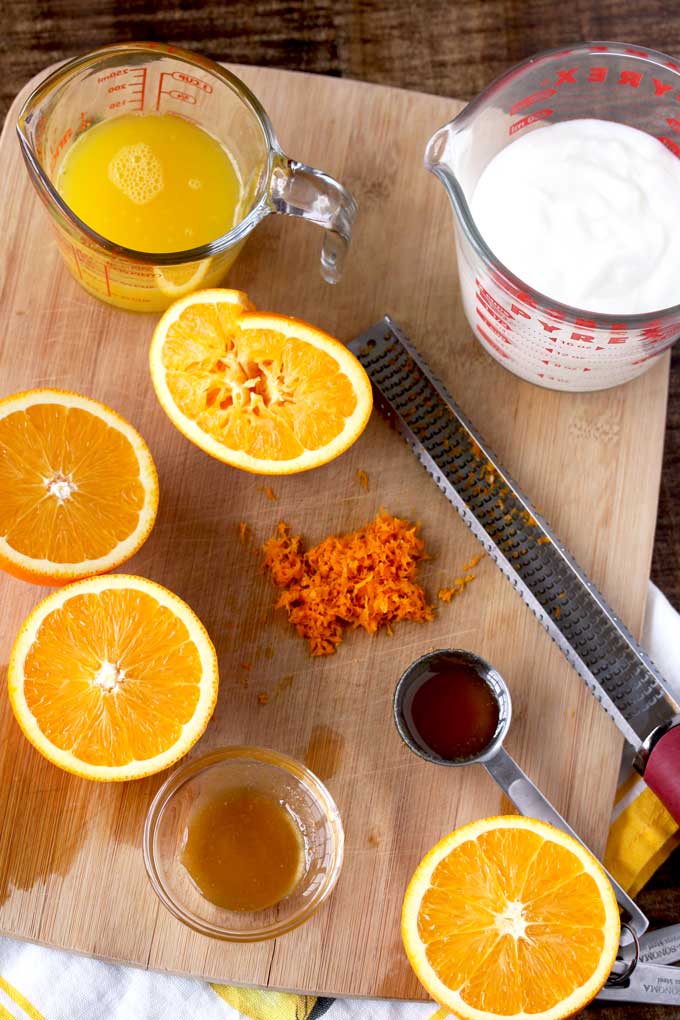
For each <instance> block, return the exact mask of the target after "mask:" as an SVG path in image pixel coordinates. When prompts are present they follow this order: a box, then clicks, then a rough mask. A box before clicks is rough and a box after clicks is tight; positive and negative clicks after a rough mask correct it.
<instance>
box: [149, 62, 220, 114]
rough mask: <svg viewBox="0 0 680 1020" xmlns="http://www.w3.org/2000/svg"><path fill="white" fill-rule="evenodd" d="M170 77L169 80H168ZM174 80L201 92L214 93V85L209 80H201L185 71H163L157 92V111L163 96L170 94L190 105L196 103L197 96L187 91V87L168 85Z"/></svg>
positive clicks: (170, 96) (169, 96)
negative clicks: (180, 87)
mask: <svg viewBox="0 0 680 1020" xmlns="http://www.w3.org/2000/svg"><path fill="white" fill-rule="evenodd" d="M166 79H169V81H166ZM173 81H175V82H180V83H181V84H182V85H184V86H189V87H190V88H192V89H197V90H198V91H200V92H203V93H205V94H206V95H210V94H211V93H212V85H210V84H209V83H208V82H207V81H201V79H200V78H195V77H194V76H193V75H191V74H185V73H184V72H183V71H161V76H160V78H159V80H158V92H157V94H156V112H158V111H159V110H160V106H161V96H168V98H169V99H175V100H176V101H177V102H179V103H188V104H189V105H190V106H195V105H196V100H197V97H196V96H195V95H194V94H193V93H192V92H189V91H187V88H186V87H185V88H183V89H179V88H172V87H168V86H169V85H170V84H171V83H172V82H173Z"/></svg>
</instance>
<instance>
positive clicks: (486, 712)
mask: <svg viewBox="0 0 680 1020" xmlns="http://www.w3.org/2000/svg"><path fill="white" fill-rule="evenodd" d="M408 714H409V715H410V717H411V722H412V724H413V730H415V733H414V736H416V737H419V743H421V744H422V745H423V746H424V747H425V749H429V750H430V751H434V753H435V754H437V755H439V757H440V758H445V759H447V760H448V761H456V760H458V759H461V758H472V757H474V756H475V755H476V754H480V753H481V752H482V751H483V750H484V748H485V747H487V746H488V744H489V743H490V741H491V739H492V738H493V735H494V733H495V732H496V727H497V725H498V703H497V701H496V699H495V698H494V696H493V694H492V693H491V691H490V690H489V688H488V687H487V685H486V683H485V682H484V681H483V680H482V678H481V677H480V676H478V675H477V673H476V672H475V670H474V669H473V668H472V666H468V665H467V664H466V663H464V662H459V661H457V660H456V659H454V658H449V657H447V656H442V657H441V658H437V659H434V660H433V661H432V662H431V663H430V665H429V668H428V671H427V674H426V676H425V679H424V681H423V682H422V683H421V686H420V687H419V688H418V689H417V690H416V692H415V694H414V696H413V699H412V701H411V704H410V706H409V712H408Z"/></svg>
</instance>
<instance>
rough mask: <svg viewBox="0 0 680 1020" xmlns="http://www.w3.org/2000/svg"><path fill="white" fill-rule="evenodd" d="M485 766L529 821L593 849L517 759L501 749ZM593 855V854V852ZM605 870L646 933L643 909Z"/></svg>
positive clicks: (636, 925) (632, 923)
mask: <svg viewBox="0 0 680 1020" xmlns="http://www.w3.org/2000/svg"><path fill="white" fill-rule="evenodd" d="M482 764H483V765H484V768H485V769H486V770H487V772H488V773H489V775H490V776H491V778H492V779H494V780H495V781H496V782H497V783H498V785H499V786H500V788H501V789H502V790H503V791H504V792H505V793H506V794H507V795H508V797H509V798H510V800H511V801H512V803H513V804H514V805H515V807H516V808H517V809H518V810H519V811H520V813H521V814H523V815H526V816H527V817H529V818H538V820H539V821H541V822H548V824H549V825H554V826H555V828H557V829H561V830H562V831H563V832H566V833H568V834H569V835H570V836H573V837H574V839H575V840H578V842H579V843H580V844H581V846H584V847H585V848H586V850H590V847H589V846H588V844H587V843H584V842H583V840H582V839H581V837H580V836H579V835H577V833H575V832H574V830H573V829H572V827H571V826H570V825H569V823H568V822H566V821H565V820H564V818H563V817H562V815H561V814H560V813H559V812H558V811H556V810H555V808H554V807H553V806H552V804H551V803H550V801H549V800H548V799H547V798H546V797H544V796H543V794H542V793H541V791H540V790H539V789H538V788H537V787H536V786H534V784H533V783H532V782H531V780H530V779H529V777H528V776H527V775H526V773H525V772H522V770H521V768H520V767H519V765H518V764H517V762H516V761H515V760H514V758H511V756H510V755H509V754H508V752H507V751H506V750H505V749H504V748H503V747H500V748H499V749H498V750H497V751H496V752H495V753H494V755H493V757H492V758H489V759H488V760H487V761H483V762H482ZM590 852H591V853H592V850H591V851H590ZM603 870H604V873H605V875H606V876H607V878H608V879H609V881H610V882H611V885H612V888H613V890H614V895H615V896H616V901H617V903H618V904H619V906H620V907H621V908H622V910H623V911H624V912H625V913H626V914H627V915H628V916H627V920H628V921H629V924H630V926H631V927H632V928H634V929H635V934H636V935H638V936H639V935H642V934H644V932H645V931H646V930H647V928H648V927H649V921H648V919H647V917H646V916H645V914H643V912H642V911H641V910H640V908H639V907H638V905H637V903H635V902H634V901H633V900H632V899H631V898H630V896H629V895H628V893H627V892H625V891H624V890H623V889H622V888H621V886H620V885H619V883H618V882H617V881H616V879H615V878H613V877H612V876H611V875H610V874H609V872H608V871H607V869H606V868H603Z"/></svg>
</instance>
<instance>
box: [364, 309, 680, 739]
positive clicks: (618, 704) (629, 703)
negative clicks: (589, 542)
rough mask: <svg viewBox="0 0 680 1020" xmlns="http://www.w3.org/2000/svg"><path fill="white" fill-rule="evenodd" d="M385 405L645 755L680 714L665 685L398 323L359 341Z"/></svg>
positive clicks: (379, 401) (384, 322) (387, 414)
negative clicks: (646, 745)
mask: <svg viewBox="0 0 680 1020" xmlns="http://www.w3.org/2000/svg"><path fill="white" fill-rule="evenodd" d="M349 348H350V350H351V351H353V353H354V354H355V355H356V356H357V358H358V359H359V361H360V362H361V364H362V365H363V366H364V368H365V369H366V372H367V373H368V376H369V378H370V379H371V382H372V383H373V387H374V389H375V391H376V405H377V407H378V409H379V410H380V411H381V412H382V413H383V415H384V416H385V417H386V418H387V419H388V420H389V421H390V422H391V423H392V424H393V425H394V426H395V427H396V429H397V431H398V432H399V433H400V434H401V435H402V436H403V438H404V439H405V440H406V442H407V443H408V444H409V446H410V447H411V449H412V450H413V452H414V453H415V454H416V456H417V457H418V459H419V460H420V462H421V464H422V465H423V467H424V468H425V469H426V471H428V473H429V474H430V475H431V476H432V478H433V479H434V481H435V483H436V484H437V485H438V486H439V488H440V489H441V491H442V492H443V493H444V495H445V496H446V498H447V499H448V500H449V502H450V503H452V505H453V506H454V507H455V508H456V510H457V511H458V512H459V514H460V515H461V517H462V518H463V520H464V521H465V523H466V524H467V525H468V526H469V527H470V528H471V530H472V531H473V533H474V534H475V536H476V537H477V538H478V539H479V541H480V542H481V543H482V545H483V546H484V548H485V549H486V551H487V553H488V554H489V556H491V558H492V559H493V560H495V562H496V564H497V565H498V567H500V569H501V570H502V571H503V573H504V574H505V576H506V577H507V578H508V580H509V581H510V582H511V584H512V585H513V587H514V588H515V589H516V590H517V592H518V593H519V594H520V595H521V597H522V598H523V599H524V601H525V602H526V604H527V605H528V606H529V608H530V609H531V610H532V611H533V613H534V614H535V615H536V617H537V619H538V621H539V623H541V624H542V626H543V627H544V628H545V630H547V632H548V634H550V636H551V638H552V639H553V641H554V642H555V643H556V644H557V645H558V647H559V648H560V649H561V651H562V652H563V653H564V655H565V656H566V658H567V659H568V661H569V662H570V663H571V665H572V666H573V667H574V669H575V670H576V671H577V673H578V674H579V675H580V676H581V677H582V679H583V680H584V681H585V682H586V684H587V685H588V687H589V688H590V690H591V691H592V693H593V694H594V696H595V698H596V699H597V700H598V701H599V702H600V703H601V705H602V707H603V708H604V709H605V710H606V711H607V712H608V713H609V714H610V715H611V716H612V718H613V719H614V722H615V723H616V725H617V726H618V727H619V729H620V730H621V732H622V733H623V735H624V737H625V738H626V740H627V741H628V742H629V743H630V744H631V745H632V746H633V748H635V750H638V749H639V748H640V747H641V745H642V744H643V742H644V741H645V739H646V738H647V737H648V736H649V734H650V733H651V732H652V731H653V730H654V729H655V728H656V727H657V726H661V725H663V724H667V723H669V722H670V721H671V720H672V719H673V717H674V716H676V715H677V713H678V706H677V705H676V704H675V702H674V700H673V698H672V696H671V693H670V691H669V690H668V688H667V686H666V684H665V682H664V680H663V678H662V676H661V675H660V673H659V672H658V670H657V669H656V667H655V666H654V664H653V663H652V661H651V659H650V658H649V656H648V655H647V654H646V653H645V652H644V651H643V649H642V648H641V647H640V645H639V644H638V643H637V642H636V641H635V639H634V638H633V636H632V635H631V634H630V633H629V632H628V630H627V629H626V628H625V626H624V625H623V623H622V622H621V620H619V619H618V617H617V616H616V615H615V614H614V613H613V612H612V610H611V609H610V608H609V606H608V605H607V603H606V602H605V600H604V598H603V597H602V595H601V594H600V593H599V592H598V591H597V589H596V588H595V586H594V585H593V583H592V581H590V580H589V579H588V578H587V577H586V575H585V574H584V572H583V571H582V570H581V568H580V567H579V566H578V564H577V563H576V561H575V560H574V559H573V557H572V556H571V554H570V553H569V552H568V551H567V550H566V549H565V548H564V546H563V545H562V544H561V543H560V541H559V539H558V538H557V536H556V535H555V533H554V532H553V530H552V529H551V528H550V526H549V525H548V523H547V522H546V521H545V520H544V519H543V517H542V516H541V514H540V513H538V511H537V510H536V508H535V507H534V506H533V505H532V503H531V502H530V501H529V500H528V499H527V498H526V496H524V495H523V494H522V493H521V491H520V490H519V488H518V487H517V485H516V484H515V483H514V481H513V480H512V478H511V477H510V475H508V473H507V472H506V471H505V470H504V469H503V468H502V467H501V466H500V465H499V464H498V461H497V460H496V458H495V456H494V455H493V453H492V452H491V451H490V450H489V448H488V446H487V444H486V443H485V441H484V439H483V438H482V437H481V436H480V435H479V433H478V432H477V431H476V429H475V428H473V426H472V425H471V424H470V422H469V421H468V420H467V418H466V417H465V416H464V415H463V414H462V412H461V410H460V408H459V407H458V406H457V405H456V403H455V401H454V400H453V398H452V397H451V396H450V394H449V393H448V391H447V390H446V388H445V387H444V385H443V384H442V382H441V381H440V380H438V379H437V378H436V376H434V375H433V373H432V371H431V370H430V369H429V368H428V366H427V364H426V362H425V361H424V359H423V358H422V357H421V355H420V354H418V352H417V351H416V350H415V348H414V347H413V346H412V345H411V343H410V342H409V341H408V340H407V339H406V337H405V336H404V334H403V333H402V332H401V330H400V329H399V327H398V326H397V325H396V323H394V322H393V321H392V320H391V319H390V317H389V316H385V318H384V319H383V320H381V321H380V322H378V323H376V324H375V325H374V326H373V327H371V329H369V330H368V331H367V332H366V333H363V334H362V335H361V336H359V337H357V338H356V339H355V340H352V341H351V343H350V344H349Z"/></svg>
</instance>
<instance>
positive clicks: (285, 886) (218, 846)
mask: <svg viewBox="0 0 680 1020" xmlns="http://www.w3.org/2000/svg"><path fill="white" fill-rule="evenodd" d="M181 860H182V864H183V865H184V867H185V868H186V869H187V871H188V872H189V874H190V875H191V878H192V879H193V881H194V882H195V884H196V885H197V886H198V888H199V889H200V891H201V892H202V894H203V895H204V896H205V897H206V898H207V899H209V900H210V901H211V902H212V903H215V904H216V905H217V906H218V907H224V908H225V910H249V911H255V910H265V909H266V908H267V907H273V906H274V905H275V904H276V903H279V902H280V901H281V900H283V899H284V898H285V897H286V896H288V895H289V894H290V893H291V892H292V891H293V890H294V889H295V887H296V885H297V884H298V882H299V881H300V878H301V877H302V872H303V870H304V841H303V838H302V833H301V832H300V829H299V826H298V825H297V823H296V821H295V819H294V818H293V817H292V815H291V814H290V812H289V811H287V810H286V808H285V806H284V805H283V804H281V803H280V802H279V801H277V800H276V799H275V798H274V797H272V796H270V795H269V794H267V793H264V792H262V791H261V790H257V789H255V788H253V787H247V786H246V787H232V788H231V789H224V790H218V791H216V792H215V793H213V794H212V795H211V796H210V798H209V799H207V800H205V801H204V802H203V803H202V804H199V805H197V807H196V809H195V811H194V813H193V815H192V817H191V819H190V820H189V824H188V826H187V837H186V842H185V844H184V850H183V852H182V858H181Z"/></svg>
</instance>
